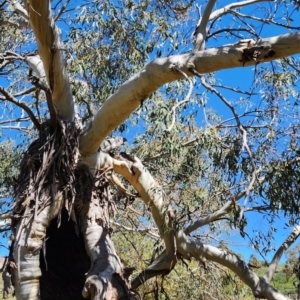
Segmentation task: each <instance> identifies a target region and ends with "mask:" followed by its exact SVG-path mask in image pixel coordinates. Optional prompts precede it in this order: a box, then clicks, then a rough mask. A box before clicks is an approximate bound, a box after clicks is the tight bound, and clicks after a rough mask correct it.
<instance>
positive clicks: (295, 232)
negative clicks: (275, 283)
mask: <svg viewBox="0 0 300 300" xmlns="http://www.w3.org/2000/svg"><path fill="white" fill-rule="evenodd" d="M299 235H300V225H299V226H296V227H295V228H294V230H293V232H292V233H291V234H290V235H289V236H288V237H287V238H286V240H285V241H284V242H283V243H282V245H281V246H280V247H279V248H278V250H277V251H276V253H275V254H274V257H273V259H272V261H271V263H270V265H269V267H268V269H267V271H266V273H265V275H264V276H263V277H264V279H265V280H266V282H270V281H271V280H272V278H273V276H274V273H275V271H276V269H277V266H278V263H279V261H280V259H281V257H282V255H283V253H284V252H285V251H286V250H287V249H288V248H289V247H290V246H291V245H292V244H293V243H294V242H295V240H296V239H297V238H298V237H299Z"/></svg>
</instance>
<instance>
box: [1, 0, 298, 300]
mask: <svg viewBox="0 0 300 300" xmlns="http://www.w3.org/2000/svg"><path fill="white" fill-rule="evenodd" d="M76 5H77V6H76ZM200 5H201V6H200ZM0 11H1V19H0V25H1V26H0V31H1V44H0V52H1V56H0V64H1V65H0V70H1V86H0V94H1V96H0V100H1V102H2V104H3V105H2V115H3V120H2V121H1V123H2V125H3V129H2V132H3V136H2V141H3V143H6V145H7V143H8V142H7V141H5V139H7V140H8V139H11V136H12V131H13V130H14V129H16V130H18V131H20V132H21V135H20V136H17V137H16V143H19V142H22V147H19V148H16V151H14V150H12V153H13V154H14V155H12V156H10V157H12V158H11V159H10V160H5V159H4V160H3V161H5V162H11V164H13V162H14V161H15V160H16V159H17V157H18V153H20V150H19V149H20V148H21V149H22V150H23V157H22V159H21V161H20V165H19V168H18V170H19V175H18V177H17V178H16V179H15V180H14V182H13V183H11V181H9V180H8V179H9V177H10V176H13V175H14V172H15V171H14V169H13V167H15V164H14V165H13V166H12V168H11V169H7V168H6V169H5V170H7V173H3V174H1V176H3V178H4V179H5V180H3V181H1V185H2V186H1V191H2V189H3V191H4V194H3V197H4V198H3V199H7V193H10V192H12V186H13V204H12V206H11V208H10V214H9V216H10V217H11V219H12V222H11V230H12V238H11V239H12V245H11V247H10V255H9V258H8V261H7V264H6V271H5V275H6V280H5V283H6V286H5V290H8V289H9V285H10V280H9V279H10V276H11V279H12V280H11V281H12V284H13V285H14V288H15V293H16V297H17V299H32V300H34V299H82V298H90V299H138V298H139V290H138V288H139V287H141V286H142V285H143V284H146V283H147V282H153V280H154V279H153V278H157V277H159V276H163V278H168V276H172V273H173V272H172V271H173V270H174V268H177V265H178V264H179V263H180V262H183V263H185V262H186V261H187V260H190V259H194V260H196V261H197V262H199V263H200V264H201V266H202V267H201V268H203V269H204V270H205V272H204V273H203V272H202V270H203V269H202V270H201V268H198V272H202V276H201V277H200V278H201V279H202V280H212V278H213V276H212V273H213V272H214V270H216V268H217V267H216V266H220V267H219V268H220V270H222V272H223V271H224V270H225V269H226V268H227V269H229V270H231V271H232V272H233V273H234V274H235V275H236V276H237V277H238V278H240V280H242V281H243V282H244V283H245V285H247V286H248V287H249V288H250V289H251V291H252V293H253V295H254V296H255V297H256V298H266V299H287V298H286V297H285V296H284V295H283V294H282V293H281V292H280V291H278V290H276V289H275V288H274V287H273V286H272V285H271V283H270V282H271V279H272V277H273V275H274V273H275V271H276V267H277V265H278V262H279V260H280V258H281V256H282V254H283V253H284V251H285V250H286V249H287V248H288V247H289V246H290V245H291V244H292V243H293V242H294V241H295V240H296V238H297V237H298V236H299V234H300V226H299V225H297V222H298V214H299V178H300V177H299V139H298V138H299V108H298V106H299V93H298V91H297V80H298V75H299V70H300V69H299V63H298V60H297V56H296V54H297V53H299V52H300V33H299V26H298V27H297V23H299V21H298V19H299V18H298V16H299V2H298V1H262V0H247V1H237V2H231V3H229V2H227V1H215V0H209V1H207V2H204V1H202V2H201V1H193V0H192V1H181V2H178V1H166V2H165V1H130V0H128V1H112V2H102V1H97V0H95V1H90V2H87V3H76V2H75V1H74V2H73V1H68V0H66V1H64V2H63V1H57V2H55V1H54V2H50V1H38V0H27V1H24V3H20V2H18V1H17V0H4V1H2V2H1V4H0ZM298 25H299V24H298ZM270 31H272V32H276V33H278V34H279V35H276V36H270V35H267V34H268V32H270ZM283 31H285V33H283ZM280 34H281V35H280ZM274 35H275V34H274ZM265 36H268V37H265ZM225 40H226V41H225ZM233 68H240V69H242V70H243V72H240V69H236V70H237V71H236V72H239V73H238V74H239V76H242V77H243V79H242V81H243V82H245V83H246V84H247V86H248V88H246V89H245V90H243V89H242V88H240V87H239V86H236V82H235V79H234V78H233V79H232V82H230V86H226V85H224V84H222V81H220V80H219V79H218V74H219V73H218V72H217V71H221V70H224V69H233ZM231 74H232V73H231ZM128 78H129V79H128ZM223 78H224V77H223ZM223 80H224V79H223ZM229 92H230V100H228V99H227V97H228V95H229ZM210 99H214V102H216V101H218V103H219V105H220V106H221V109H220V110H218V109H215V110H214V109H212V107H213V103H212V101H210ZM224 109H227V110H228V113H226V114H224V113H223V112H222V110H224ZM136 128H138V130H136ZM8 130H9V131H8ZM120 136H122V137H120ZM124 136H127V139H129V140H130V143H128V144H126V139H125V138H124ZM133 136H134V138H133ZM26 143H28V144H27V145H28V147H27V146H25V145H26ZM3 145H4V144H3ZM121 150H122V151H121ZM6 201H7V200H6ZM3 209H5V207H4V208H3ZM253 211H255V212H257V213H260V214H262V215H264V216H265V217H266V218H267V220H268V221H269V222H270V229H269V231H268V232H267V233H266V235H265V236H263V235H262V234H263V233H262V232H260V231H259V232H257V235H256V236H254V237H253V236H252V235H251V234H249V233H248V232H247V220H248V216H247V215H248V214H249V212H253ZM282 213H283V214H284V215H285V216H286V218H287V220H288V222H289V223H290V225H291V226H294V225H295V227H294V229H293V231H292V233H291V234H290V235H289V236H288V237H287V238H286V240H285V241H284V242H283V243H282V245H281V246H280V247H279V248H278V249H277V251H276V253H275V255H274V257H273V259H272V260H271V262H270V264H269V267H268V269H267V271H266V273H265V274H264V276H262V277H259V276H258V275H257V274H256V273H255V272H254V271H253V270H252V269H251V268H250V267H249V266H248V265H247V263H246V262H245V261H243V260H242V258H241V257H240V256H238V255H237V254H235V253H234V252H233V251H232V250H230V247H229V246H228V245H226V241H225V244H224V241H223V240H222V241H221V240H219V242H218V245H217V244H216V242H215V241H214V239H217V238H218V236H219V237H221V236H223V235H224V232H230V231H231V230H236V229H237V230H238V231H239V232H240V233H241V235H242V236H243V237H245V238H248V239H249V240H250V241H251V243H252V245H253V247H255V249H257V251H259V253H261V254H262V255H263V253H264V251H265V252H266V251H267V250H269V248H270V247H271V246H272V243H271V237H272V233H274V231H275V230H276V221H277V219H276V218H277V217H278V216H279V215H281V214H282ZM5 217H7V214H6V215H5ZM207 228H208V229H207ZM112 229H114V230H115V233H116V234H114V232H113V231H112ZM125 232H126V234H125ZM120 233H122V234H124V237H126V238H125V240H126V241H127V242H128V243H130V245H131V246H132V251H136V252H137V253H138V257H139V258H140V261H139V260H138V259H137V260H136V261H135V262H134V265H132V266H131V265H126V261H127V262H130V261H131V262H132V260H130V257H131V256H132V255H133V254H131V253H130V252H123V253H122V245H121V244H120V240H121V237H120V235H119V239H115V243H116V245H118V251H117V250H116V248H115V246H114V243H113V241H112V238H114V236H115V237H116V236H118V235H117V234H120ZM130 234H132V236H130ZM136 234H140V235H141V236H139V238H136ZM142 237H143V239H142ZM141 246H143V247H147V248H149V247H150V246H152V250H153V251H152V252H153V254H152V255H150V254H149V253H150V251H149V249H147V251H145V253H146V255H148V257H145V255H144V253H140V252H142V251H143V247H141ZM137 249H139V250H137ZM118 253H119V255H118ZM120 253H121V254H120ZM120 256H122V259H121V258H120ZM142 260H143V261H142ZM134 268H136V269H137V271H134ZM209 270H213V271H211V272H210V271H209ZM196 272H197V271H196ZM224 272H226V271H224ZM169 274H170V275H169ZM195 278H196V277H195ZM197 278H199V277H197ZM219 278H220V277H219ZM195 280H196V279H195ZM187 284H188V282H187ZM200 286H201V289H203V290H200V289H199V293H202V292H203V293H204V294H205V295H206V296H205V297H206V298H207V297H212V298H213V297H215V298H216V297H223V298H222V299H224V297H226V296H224V295H223V296H219V295H218V294H217V293H215V291H213V289H212V288H211V287H210V290H209V289H208V286H209V285H206V287H205V285H203V284H201V285H200ZM215 286H216V287H217V285H215ZM140 293H141V291H140ZM188 293H189V292H188V289H187V295H188ZM150 294H151V293H150ZM153 295H154V296H153V297H155V298H156V299H158V298H159V297H167V296H166V294H165V290H164V288H163V286H162V285H161V286H157V288H156V289H154V290H153ZM190 295H192V294H190ZM145 297H146V296H145ZM190 297H193V296H190ZM199 298H200V294H199ZM206 298H205V299H206Z"/></svg>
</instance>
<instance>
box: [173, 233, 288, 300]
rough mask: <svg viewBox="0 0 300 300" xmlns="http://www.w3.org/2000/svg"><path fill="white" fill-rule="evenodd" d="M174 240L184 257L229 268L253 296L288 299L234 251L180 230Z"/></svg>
mask: <svg viewBox="0 0 300 300" xmlns="http://www.w3.org/2000/svg"><path fill="white" fill-rule="evenodd" d="M176 242H177V247H178V252H179V253H181V254H182V255H183V256H184V257H186V258H190V257H194V258H195V259H197V260H200V261H202V260H203V258H205V259H207V260H210V261H214V262H217V263H219V264H221V265H223V266H225V267H227V268H229V269H230V270H231V271H233V272H234V273H235V274H236V275H238V277H239V278H240V279H241V280H242V281H243V282H244V283H245V284H246V285H248V286H249V287H250V288H251V290H252V293H253V295H254V296H255V297H257V298H266V299H268V300H287V299H288V298H286V297H285V296H283V295H282V294H281V293H280V292H279V291H277V290H276V289H275V288H273V287H272V286H271V285H269V283H268V282H266V280H265V279H264V278H262V277H259V276H257V275H256V274H255V273H254V272H253V271H252V270H251V269H250V268H249V266H248V265H247V264H246V263H245V262H244V261H242V260H241V259H240V258H239V257H238V256H237V255H235V254H234V253H230V252H228V251H226V250H221V249H219V248H216V247H213V246H210V245H206V244H203V243H201V242H195V241H193V240H192V239H190V238H188V237H187V236H186V235H185V234H184V233H183V232H182V231H179V232H177V235H176Z"/></svg>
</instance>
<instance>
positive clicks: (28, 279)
mask: <svg viewBox="0 0 300 300" xmlns="http://www.w3.org/2000/svg"><path fill="white" fill-rule="evenodd" d="M62 204H63V197H62V195H61V193H60V194H59V195H58V196H57V197H56V199H55V201H53V203H52V204H51V205H48V206H46V207H45V208H44V209H43V210H42V211H41V212H40V213H38V214H37V216H36V217H34V215H33V214H32V212H31V213H30V209H28V212H27V214H25V216H26V215H27V217H23V219H22V220H21V222H19V224H18V226H17V229H16V236H15V241H14V248H13V257H14V261H15V264H16V266H17V268H16V269H14V274H13V277H14V286H15V294H16V299H17V300H39V299H40V285H39V279H40V277H41V275H42V274H41V270H40V250H41V249H42V247H43V242H44V239H45V237H46V229H47V227H48V226H49V224H50V222H51V220H52V219H54V218H55V217H56V216H57V215H58V213H59V211H60V210H61V208H62Z"/></svg>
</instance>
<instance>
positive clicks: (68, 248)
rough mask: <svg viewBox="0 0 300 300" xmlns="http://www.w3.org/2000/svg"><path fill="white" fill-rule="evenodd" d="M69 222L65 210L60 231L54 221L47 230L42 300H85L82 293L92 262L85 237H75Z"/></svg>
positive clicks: (42, 259) (72, 225) (43, 262)
mask: <svg viewBox="0 0 300 300" xmlns="http://www.w3.org/2000/svg"><path fill="white" fill-rule="evenodd" d="M68 218H69V217H68V213H67V211H66V209H63V210H62V214H61V225H60V228H57V218H55V219H54V220H53V221H52V222H51V225H50V226H49V227H48V229H47V237H48V240H47V241H46V260H47V270H46V265H45V261H44V257H43V254H42V253H41V256H40V262H41V270H42V277H41V279H40V288H41V298H42V300H53V299H56V300H77V299H78V300H79V299H80V300H82V299H84V298H83V297H82V295H81V292H82V289H83V286H84V283H85V273H86V272H88V270H89V268H90V260H89V257H88V255H87V254H86V251H85V247H84V241H83V238H82V236H80V237H78V236H77V235H76V233H75V228H74V223H73V221H71V220H68Z"/></svg>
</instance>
